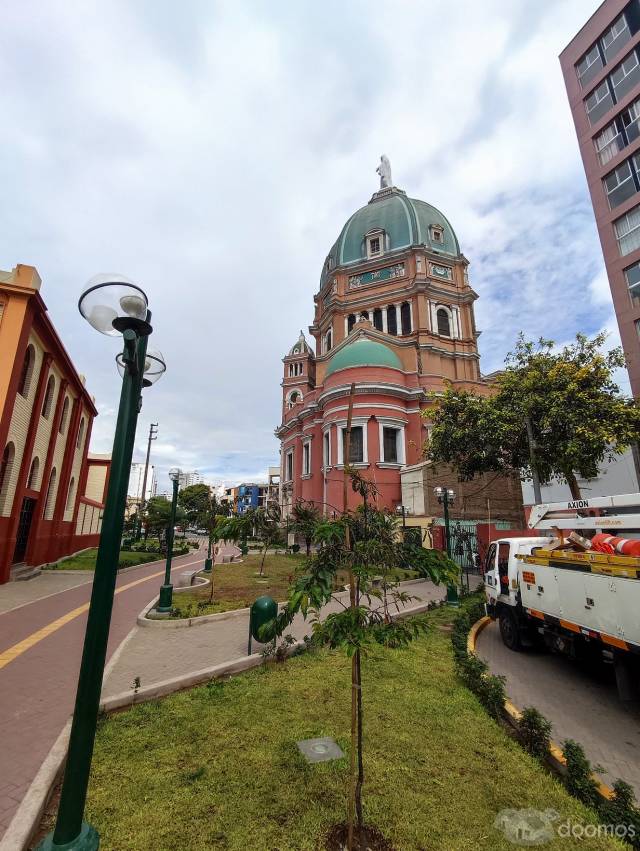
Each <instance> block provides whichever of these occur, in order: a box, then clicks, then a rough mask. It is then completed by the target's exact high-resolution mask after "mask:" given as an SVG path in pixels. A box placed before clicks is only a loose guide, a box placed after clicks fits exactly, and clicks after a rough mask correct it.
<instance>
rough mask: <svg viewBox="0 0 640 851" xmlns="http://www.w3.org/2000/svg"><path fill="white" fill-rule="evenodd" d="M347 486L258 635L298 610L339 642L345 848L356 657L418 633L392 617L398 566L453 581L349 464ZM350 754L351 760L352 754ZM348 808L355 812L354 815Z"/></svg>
mask: <svg viewBox="0 0 640 851" xmlns="http://www.w3.org/2000/svg"><path fill="white" fill-rule="evenodd" d="M348 472H349V475H350V478H351V483H352V487H353V489H354V490H355V491H356V492H357V493H358V494H359V495H360V496H361V497H362V505H361V506H360V507H359V508H358V510H357V511H355V512H347V511H345V512H343V514H342V515H341V516H340V517H339V518H337V519H335V520H328V519H320V518H319V519H317V520H316V522H315V524H314V528H313V533H312V540H313V541H314V542H315V544H316V547H317V549H316V551H315V553H314V554H313V555H310V556H309V557H308V558H307V559H306V560H305V564H304V567H303V570H302V572H301V574H300V575H298V577H297V579H296V580H295V581H294V583H293V585H292V587H291V590H290V593H289V598H288V601H287V603H286V604H285V606H284V607H283V609H282V611H281V613H280V614H279V615H278V617H277V618H276V619H274V620H273V621H272V622H271V623H269V624H265V626H264V627H263V630H262V632H261V638H262V639H263V640H273V639H274V638H275V637H276V636H278V635H282V633H283V632H284V630H285V629H286V628H287V627H288V626H289V625H290V624H291V622H292V621H293V618H294V617H295V616H296V614H297V613H298V612H301V613H302V615H303V616H304V618H305V619H306V618H307V617H312V621H313V639H314V641H315V642H317V643H319V644H323V645H326V646H328V647H330V648H335V649H340V650H342V651H343V652H345V653H346V654H347V656H348V657H349V658H350V659H351V661H352V666H351V680H352V710H351V711H352V714H351V732H352V739H351V741H352V748H351V769H350V774H351V786H350V796H349V819H348V824H349V840H348V842H349V848H354V847H355V846H354V845H353V833H354V820H356V819H357V826H358V836H359V841H358V846H357V847H359V848H362V849H364V848H365V847H367V846H366V836H365V826H364V824H363V816H362V788H363V782H364V767H363V737H362V733H363V707H362V664H361V657H362V655H364V654H366V652H367V651H368V650H369V649H370V648H371V647H372V646H374V645H376V644H380V645H383V646H386V647H393V648H397V647H405V646H406V645H407V644H409V642H410V641H412V640H413V639H414V638H415V637H416V636H418V635H420V634H421V633H422V632H423V631H424V630H425V629H426V625H425V622H424V621H423V620H416V619H413V620H411V619H409V620H393V619H392V617H391V611H392V609H393V608H394V607H399V606H400V605H401V604H404V603H406V602H408V601H409V600H410V599H411V598H410V597H409V596H408V594H407V593H406V592H404V591H402V589H401V588H400V586H399V582H398V580H397V579H396V576H397V569H398V568H404V569H406V568H408V567H411V568H412V569H413V570H416V571H417V572H418V574H419V575H420V576H422V577H424V578H428V579H431V580H432V581H434V582H438V583H440V582H453V581H455V580H456V579H457V575H458V572H459V569H458V566H457V565H456V564H455V563H454V562H453V561H451V560H450V559H448V558H447V556H446V555H444V554H442V553H437V554H436V552H435V551H427V550H423V549H422V547H420V546H417V545H415V544H405V543H404V542H403V541H402V540H401V536H400V534H399V527H398V522H399V521H398V519H397V518H396V517H395V516H394V515H392V514H390V513H387V512H382V511H378V510H376V509H372V508H371V501H372V500H373V499H375V496H376V493H377V491H376V487H375V484H374V483H373V482H370V481H368V480H366V479H363V478H362V477H361V476H360V475H359V474H358V473H357V472H355V471H353V470H349V471H348ZM341 571H347V572H348V573H349V576H350V601H349V606H348V607H345V606H344V604H342V602H341V601H340V602H341V606H342V608H341V610H339V611H337V612H333V613H331V614H329V615H328V616H327V617H326V618H325V619H324V620H323V621H320V610H321V609H322V607H323V606H325V605H326V604H327V603H328V602H329V601H330V600H331V599H332V598H333V597H334V592H333V589H334V588H335V587H336V584H337V582H336V579H337V575H338V573H339V572H341ZM356 758H357V760H356ZM354 815H355V818H354Z"/></svg>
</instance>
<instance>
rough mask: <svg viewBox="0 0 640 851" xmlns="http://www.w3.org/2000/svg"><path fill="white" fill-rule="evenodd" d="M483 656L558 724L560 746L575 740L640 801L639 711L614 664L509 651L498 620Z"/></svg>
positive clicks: (520, 697)
mask: <svg viewBox="0 0 640 851" xmlns="http://www.w3.org/2000/svg"><path fill="white" fill-rule="evenodd" d="M476 649H477V652H478V654H479V655H480V656H481V657H482V658H483V659H485V661H486V662H488V664H489V667H490V669H491V671H492V673H494V674H502V675H503V676H505V677H506V678H507V694H508V695H509V697H510V699H511V700H512V701H513V703H514V704H515V705H516V706H517V707H518V708H519V709H524V708H525V707H526V706H535V707H536V709H538V710H539V711H540V712H542V714H543V715H544V716H546V717H547V718H548V719H549V721H551V723H552V724H553V731H552V736H553V738H554V740H555V741H556V742H558V744H562V742H564V740H565V739H574V740H575V741H577V742H579V743H580V744H581V745H582V746H583V747H584V749H585V751H586V754H587V756H588V757H589V759H590V760H591V763H592V765H594V766H597V765H600V766H601V767H602V768H603V769H604V770H603V771H602V772H600V774H601V776H602V777H603V779H604V780H605V782H607V783H608V784H609V785H611V784H612V783H613V782H614V781H615V780H616V779H618V778H622V780H626V781H627V783H630V784H631V785H632V786H633V787H634V789H635V790H636V796H637V798H638V799H640V713H631V712H629V711H627V710H626V709H624V707H623V706H622V704H621V703H620V701H619V700H618V695H617V691H616V686H615V680H614V676H613V670H612V668H611V666H601V667H600V668H598V669H596V670H593V669H587V668H586V667H582V666H580V665H578V664H576V663H573V662H572V661H571V660H570V659H568V658H567V657H565V656H558V655H555V654H552V653H548V652H545V651H543V650H524V651H522V652H519V653H514V652H513V651H512V650H508V649H507V648H506V647H505V646H504V644H503V643H502V640H501V638H500V630H499V628H498V625H497V623H491V624H490V625H489V626H487V627H486V628H485V629H484V630H483V631H482V632H481V633H480V635H479V637H478V642H477V645H476Z"/></svg>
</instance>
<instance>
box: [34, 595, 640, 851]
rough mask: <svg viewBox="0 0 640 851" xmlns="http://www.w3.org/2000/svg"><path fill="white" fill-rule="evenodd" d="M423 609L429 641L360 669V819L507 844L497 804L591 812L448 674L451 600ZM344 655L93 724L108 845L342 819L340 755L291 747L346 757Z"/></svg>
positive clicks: (416, 833)
mask: <svg viewBox="0 0 640 851" xmlns="http://www.w3.org/2000/svg"><path fill="white" fill-rule="evenodd" d="M428 617H429V619H430V620H431V621H432V622H433V623H434V625H435V628H434V629H433V631H432V632H431V633H430V634H429V635H428V636H426V637H424V638H421V639H420V640H418V641H417V642H415V644H414V645H413V646H412V647H411V648H409V649H406V650H396V651H392V650H385V649H382V648H377V649H376V650H375V651H374V652H372V653H371V654H370V655H369V656H368V658H367V659H366V661H365V662H364V664H363V699H364V712H365V719H364V731H365V772H366V781H365V787H364V808H365V819H366V821H367V822H368V823H369V824H372V825H375V826H377V827H378V828H379V829H380V830H381V831H382V832H383V834H384V835H385V836H386V837H387V838H388V839H389V840H391V842H392V845H393V847H394V848H395V849H397V851H426V849H429V851H431V849H433V851H464V849H469V851H471V849H491V851H494V849H497V851H500V849H502V850H503V851H509V849H512V848H513V845H510V844H509V843H508V842H507V840H506V838H505V837H503V835H502V834H501V833H500V832H499V831H498V830H497V829H495V828H494V827H493V822H494V819H495V817H496V814H497V813H498V811H499V810H501V809H503V808H517V809H519V808H523V807H533V808H535V809H538V810H547V809H554V810H556V811H557V812H558V813H559V814H560V821H564V820H566V819H567V818H571V819H572V820H573V821H578V822H581V821H586V822H588V821H592V816H591V815H590V814H589V813H588V811H587V810H585V808H583V807H582V805H580V804H579V803H578V802H577V801H575V800H574V799H573V798H571V797H570V796H569V795H568V794H567V793H566V792H565V790H564V788H563V787H562V785H561V784H560V783H559V782H558V781H557V780H556V779H554V778H553V777H552V776H551V775H549V774H548V773H547V772H546V771H545V770H543V769H542V768H541V767H540V766H539V765H538V764H537V763H536V762H535V761H534V760H533V759H532V758H530V757H529V756H528V755H526V754H525V753H524V752H523V751H522V750H521V749H520V747H519V746H518V745H517V744H516V743H515V742H513V741H512V740H511V739H510V738H509V737H508V736H507V734H506V733H505V732H504V730H503V729H502V728H501V727H500V726H499V725H498V724H496V723H495V722H493V721H492V720H491V719H489V717H488V716H487V715H486V714H485V712H484V711H483V710H482V708H481V707H480V705H479V703H478V702H477V700H476V698H475V697H474V696H473V695H472V694H471V693H470V692H469V691H467V690H466V689H465V688H464V686H462V685H461V684H460V683H459V682H458V680H457V679H456V677H455V675H454V672H453V660H452V654H451V645H450V637H449V634H448V632H446V631H445V630H443V629H442V627H443V624H445V622H446V621H447V620H450V619H451V617H452V613H451V610H446V609H440V610H436V611H434V612H432V613H430V614H429V616H428ZM438 627H440V628H438ZM349 665H350V663H349V661H347V660H346V659H345V657H344V656H343V655H341V654H339V653H336V652H325V651H322V652H317V653H313V654H303V655H301V656H298V657H296V658H294V659H291V660H289V661H288V662H286V663H284V664H272V665H269V666H267V667H264V668H260V669H256V670H254V671H251V672H249V673H247V674H242V675H240V676H237V677H234V678H232V679H230V680H228V681H226V682H215V681H214V682H211V683H209V684H207V685H205V686H201V687H198V688H194V689H191V690H189V691H185V692H181V693H179V694H176V695H173V696H171V697H169V698H166V699H165V700H162V701H154V702H151V703H147V704H141V705H140V706H137V707H134V708H132V709H131V710H129V711H127V712H122V713H118V714H114V715H111V716H109V717H107V718H104V719H102V720H101V723H100V726H99V730H98V735H97V740H96V749H95V756H94V760H93V769H92V776H91V785H90V790H89V797H88V803H87V819H88V820H89V821H90V822H91V823H92V824H93V825H95V827H96V828H97V829H98V830H99V832H100V835H101V846H100V847H101V849H102V851H108V850H109V849H112V850H113V851H115V850H116V849H117V851H123V849H127V851H146V849H149V851H151V849H153V851H155V850H156V849H159V848H161V849H189V851H199V849H209V848H224V849H243V851H244V849H259V851H263V849H264V851H272V850H273V849H277V851H306V849H308V851H312V849H322V848H324V837H325V836H326V833H327V831H328V830H329V828H330V827H331V826H332V825H333V824H335V823H336V822H340V821H342V820H343V819H344V818H345V813H346V803H345V802H346V798H345V791H346V783H347V757H344V758H343V759H340V760H338V761H334V762H330V763H324V764H322V763H321V764H317V765H308V764H307V763H306V762H304V760H303V759H302V757H301V756H300V755H299V753H298V751H297V748H296V745H295V742H296V740H298V739H306V738H311V737H316V736H333V737H334V738H335V739H336V740H337V741H338V743H339V745H340V746H341V747H342V749H343V750H344V751H345V753H347V752H348V744H349V706H350V698H349V689H350V686H349ZM48 818H49V821H50V820H51V816H49V817H48ZM545 847H548V848H559V849H560V848H562V849H572V848H574V849H576V851H578V849H583V851H586V849H590V850H591V851H593V849H610V848H622V847H626V846H622V845H620V844H618V843H617V842H616V841H614V840H610V839H606V838H582V839H579V840H575V839H569V838H561V839H555V840H554V841H552V842H551V843H549V844H548V845H545Z"/></svg>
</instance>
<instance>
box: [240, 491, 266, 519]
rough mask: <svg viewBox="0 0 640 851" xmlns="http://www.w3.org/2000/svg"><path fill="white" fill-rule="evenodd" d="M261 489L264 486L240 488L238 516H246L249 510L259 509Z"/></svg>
mask: <svg viewBox="0 0 640 851" xmlns="http://www.w3.org/2000/svg"><path fill="white" fill-rule="evenodd" d="M261 488H264V485H255V484H242V485H240V486H239V487H238V504H237V511H238V514H244V513H245V511H247V509H249V508H258V506H259V505H260V504H261V500H260V496H261V494H260V490H261Z"/></svg>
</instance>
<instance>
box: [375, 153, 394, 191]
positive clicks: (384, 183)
mask: <svg viewBox="0 0 640 851" xmlns="http://www.w3.org/2000/svg"><path fill="white" fill-rule="evenodd" d="M376 173H377V174H379V175H380V189H387V188H388V187H390V186H393V181H392V180H391V163H390V162H389V157H388V156H387V155H386V154H383V155H382V156H381V157H380V165H379V166H378V168H377V169H376Z"/></svg>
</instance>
